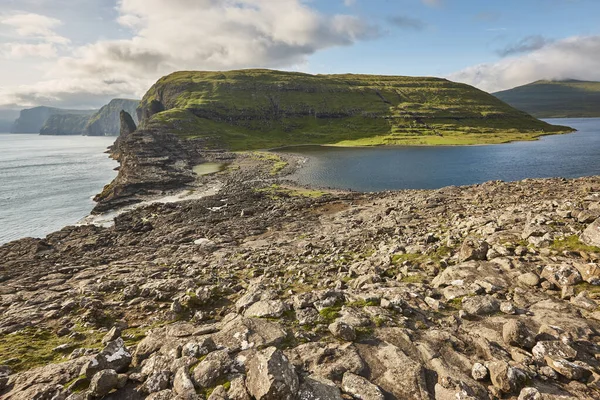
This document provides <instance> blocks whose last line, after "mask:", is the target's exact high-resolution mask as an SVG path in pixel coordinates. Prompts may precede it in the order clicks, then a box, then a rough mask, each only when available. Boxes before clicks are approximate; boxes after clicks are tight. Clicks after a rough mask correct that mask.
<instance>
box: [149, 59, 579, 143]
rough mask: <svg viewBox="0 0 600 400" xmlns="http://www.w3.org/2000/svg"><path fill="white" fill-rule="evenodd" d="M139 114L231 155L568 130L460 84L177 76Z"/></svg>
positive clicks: (499, 139) (261, 74)
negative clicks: (302, 146) (302, 147)
mask: <svg viewBox="0 0 600 400" xmlns="http://www.w3.org/2000/svg"><path fill="white" fill-rule="evenodd" d="M140 110H141V111H142V113H141V114H142V116H143V120H142V126H143V127H146V128H157V129H166V130H168V131H171V132H173V133H176V134H177V135H179V136H180V137H183V138H201V139H203V140H204V142H205V143H206V145H207V146H209V147H215V148H217V147H218V148H223V147H224V148H229V149H231V150H252V149H264V148H272V147H278V146H285V145H295V144H332V145H342V146H377V145H473V144H485V143H505V142H509V141H514V140H533V139H535V138H537V137H539V136H542V135H547V134H557V133H566V132H571V131H572V129H570V128H568V127H563V126H554V125H550V124H547V123H545V122H542V121H539V120H537V119H535V118H533V117H531V116H530V115H528V114H526V113H524V112H522V111H518V110H516V109H514V108H512V107H511V106H509V105H507V104H506V103H504V102H502V101H500V100H498V99H497V98H495V97H493V96H491V95H490V94H488V93H485V92H483V91H481V90H478V89H476V88H473V87H471V86H468V85H464V84H459V83H454V82H450V81H448V80H445V79H439V78H417V77H401V76H375V75H352V74H347V75H308V74H303V73H296V72H282V71H273V70H241V71H229V72H177V73H174V74H171V75H168V76H166V77H163V78H162V79H160V80H159V81H158V82H157V83H156V84H155V85H154V86H153V87H152V88H151V89H150V90H149V91H148V93H147V94H146V95H145V96H144V98H143V100H142V103H141V104H140ZM156 111H160V112H156Z"/></svg>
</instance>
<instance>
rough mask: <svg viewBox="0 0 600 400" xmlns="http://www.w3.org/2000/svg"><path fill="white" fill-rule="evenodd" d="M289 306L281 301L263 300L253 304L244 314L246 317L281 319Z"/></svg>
mask: <svg viewBox="0 0 600 400" xmlns="http://www.w3.org/2000/svg"><path fill="white" fill-rule="evenodd" d="M288 309H289V308H288V306H287V304H285V303H284V302H283V301H281V300H261V301H257V302H256V303H254V304H252V305H251V306H250V307H248V309H247V310H246V311H245V312H244V316H245V317H256V318H279V317H281V316H282V315H283V313H284V312H286V311H287V310H288Z"/></svg>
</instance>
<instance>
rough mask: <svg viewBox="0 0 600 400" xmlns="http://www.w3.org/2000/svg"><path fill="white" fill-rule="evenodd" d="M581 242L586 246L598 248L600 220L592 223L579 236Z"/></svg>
mask: <svg viewBox="0 0 600 400" xmlns="http://www.w3.org/2000/svg"><path fill="white" fill-rule="evenodd" d="M581 241H582V242H583V243H585V244H587V245H588V246H597V247H600V218H598V219H597V220H595V221H594V222H592V223H591V224H590V225H589V226H588V227H587V228H586V229H585V230H584V231H583V233H582V234H581Z"/></svg>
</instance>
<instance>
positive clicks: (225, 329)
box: [212, 315, 287, 351]
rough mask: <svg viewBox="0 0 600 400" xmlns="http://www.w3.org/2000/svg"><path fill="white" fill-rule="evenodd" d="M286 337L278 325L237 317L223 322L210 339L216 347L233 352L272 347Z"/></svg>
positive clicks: (261, 320)
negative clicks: (225, 348)
mask: <svg viewBox="0 0 600 400" xmlns="http://www.w3.org/2000/svg"><path fill="white" fill-rule="evenodd" d="M286 336H287V333H286V332H285V331H284V330H283V329H281V327H280V326H279V324H276V323H274V322H270V321H266V320H263V319H257V318H244V317H242V316H241V315H238V316H235V317H233V318H231V319H229V320H228V321H227V322H225V323H224V324H223V326H222V327H221V330H220V331H219V332H217V333H215V334H214V335H212V339H213V341H214V342H215V344H216V345H217V346H220V347H227V348H228V349H230V350H231V351H235V350H247V349H251V348H260V347H265V346H274V345H277V344H279V343H281V342H283V340H284V339H285V338H286Z"/></svg>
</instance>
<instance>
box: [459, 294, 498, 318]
mask: <svg viewBox="0 0 600 400" xmlns="http://www.w3.org/2000/svg"><path fill="white" fill-rule="evenodd" d="M462 308H463V310H465V311H466V312H468V313H469V314H472V315H489V314H494V313H496V312H498V311H500V302H499V301H498V300H496V298H494V297H492V296H489V295H487V296H471V297H465V298H463V300H462Z"/></svg>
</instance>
